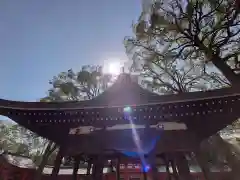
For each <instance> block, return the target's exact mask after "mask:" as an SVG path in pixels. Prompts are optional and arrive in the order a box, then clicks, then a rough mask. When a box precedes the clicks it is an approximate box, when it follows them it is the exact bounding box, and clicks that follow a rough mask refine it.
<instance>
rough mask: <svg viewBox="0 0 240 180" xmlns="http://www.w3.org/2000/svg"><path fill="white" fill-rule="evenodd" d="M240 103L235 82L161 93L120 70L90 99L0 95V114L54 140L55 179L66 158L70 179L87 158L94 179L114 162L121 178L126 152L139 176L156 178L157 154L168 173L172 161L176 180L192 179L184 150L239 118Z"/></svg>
mask: <svg viewBox="0 0 240 180" xmlns="http://www.w3.org/2000/svg"><path fill="white" fill-rule="evenodd" d="M239 106H240V93H239V88H224V89H219V90H214V91H206V92H191V93H184V94H181V95H163V96H160V95H158V94H155V93H152V92H150V91H148V90H145V89H143V88H142V87H140V86H139V85H138V84H137V83H135V82H134V81H132V77H131V76H130V75H129V74H125V73H122V74H121V75H119V77H118V79H117V80H116V82H115V83H114V84H113V85H112V86H111V87H110V88H108V89H107V90H106V91H105V92H103V93H102V94H100V95H99V96H97V97H96V98H94V99H92V100H86V101H80V102H17V101H8V100H0V114H1V115H4V116H8V117H9V118H11V119H12V120H14V121H16V122H17V123H19V124H20V125H22V126H24V127H26V128H28V129H30V130H31V131H34V132H36V133H37V134H39V135H40V136H42V137H45V138H47V139H50V140H52V141H54V142H55V143H57V144H58V145H59V147H60V150H59V153H58V155H57V158H56V161H55V167H54V169H53V171H52V178H53V179H54V178H56V177H57V174H58V171H59V167H60V163H61V159H62V158H63V157H64V156H72V157H74V158H75V166H74V171H73V179H76V178H77V175H76V174H77V169H78V165H79V161H80V160H81V159H85V160H88V162H89V167H88V169H89V170H88V171H87V173H88V174H89V177H91V178H92V179H102V176H103V173H102V172H103V167H104V165H105V164H106V162H107V161H108V160H112V161H111V162H112V166H114V167H115V169H116V179H118V180H119V179H120V173H119V172H120V171H119V169H120V164H121V161H122V160H123V159H125V158H126V157H131V158H133V159H138V160H140V162H141V164H142V167H143V168H142V169H143V172H144V173H143V174H145V175H144V178H145V179H146V178H147V174H148V175H150V176H151V179H153V180H157V179H158V178H157V175H156V174H157V163H156V162H157V159H161V160H162V161H163V162H164V163H165V165H166V169H167V171H168V169H169V167H171V168H172V169H173V174H174V178H175V179H180V180H182V179H192V177H191V175H190V171H189V166H188V161H187V160H186V156H185V154H186V153H189V152H196V153H197V152H198V150H199V145H200V142H201V141H202V140H204V139H206V138H208V137H209V136H211V135H213V134H215V133H216V132H218V131H219V130H221V129H223V128H224V127H226V126H227V125H229V124H231V123H232V122H233V121H235V120H237V118H239V116H240V111H239V108H238V107H239ZM200 164H201V163H200ZM90 169H92V173H91V174H90Z"/></svg>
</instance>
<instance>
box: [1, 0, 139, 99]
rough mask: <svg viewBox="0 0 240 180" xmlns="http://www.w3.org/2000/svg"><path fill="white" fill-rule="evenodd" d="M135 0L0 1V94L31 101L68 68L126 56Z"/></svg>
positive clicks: (4, 96)
mask: <svg viewBox="0 0 240 180" xmlns="http://www.w3.org/2000/svg"><path fill="white" fill-rule="evenodd" d="M140 10H141V1H140V0H101V1H89V0H2V1H0V59H1V62H0V63H1V64H0V78H1V88H0V98H6V99H11V100H24V101H35V100H37V99H39V98H41V97H44V96H45V95H46V92H47V90H48V88H49V87H50V86H49V85H48V81H49V79H51V78H52V77H53V76H54V75H57V74H58V73H59V72H61V71H66V70H68V69H70V68H73V69H75V70H77V69H80V67H81V65H85V64H102V63H103V61H105V60H107V59H111V58H120V59H126V58H127V57H126V55H125V49H124V46H123V39H124V36H126V35H131V34H132V29H131V25H132V22H133V20H137V18H138V16H139V14H140Z"/></svg>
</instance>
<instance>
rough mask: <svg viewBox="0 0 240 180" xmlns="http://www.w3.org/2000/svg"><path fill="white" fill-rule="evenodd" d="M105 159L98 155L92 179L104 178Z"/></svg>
mask: <svg viewBox="0 0 240 180" xmlns="http://www.w3.org/2000/svg"><path fill="white" fill-rule="evenodd" d="M103 168H104V158H103V155H98V156H97V158H95V160H94V164H93V170H92V178H93V179H99V180H101V179H102V178H103Z"/></svg>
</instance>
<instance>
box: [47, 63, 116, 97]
mask: <svg viewBox="0 0 240 180" xmlns="http://www.w3.org/2000/svg"><path fill="white" fill-rule="evenodd" d="M111 80H112V76H111V75H109V74H104V73H103V72H102V67H101V66H90V65H88V66H83V67H82V69H81V70H80V71H79V72H74V71H73V70H72V69H70V70H68V71H67V72H61V73H60V74H58V75H57V76H54V77H53V79H52V80H50V81H49V83H50V84H51V85H52V88H51V89H50V90H49V94H48V96H47V97H46V98H45V100H51V101H66V100H67V101H69V100H75V101H79V100H86V99H92V98H93V97H95V96H97V95H99V94H100V93H102V92H103V91H104V90H105V89H106V88H107V87H108V85H109V83H111Z"/></svg>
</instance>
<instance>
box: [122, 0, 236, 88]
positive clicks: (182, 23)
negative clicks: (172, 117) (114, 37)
mask: <svg viewBox="0 0 240 180" xmlns="http://www.w3.org/2000/svg"><path fill="white" fill-rule="evenodd" d="M134 31H135V35H136V36H135V37H131V38H126V40H125V45H126V47H127V49H128V52H129V51H131V50H132V49H133V48H135V52H136V51H137V52H138V54H137V55H136V53H134V54H135V57H136V56H138V57H139V53H140V57H142V59H144V61H145V62H144V64H146V62H148V61H149V60H150V61H159V60H170V61H172V60H184V61H194V62H196V63H197V64H198V63H200V64H202V65H204V66H206V65H207V66H208V67H209V65H211V64H213V65H215V67H217V68H218V69H219V70H220V71H221V72H222V73H223V74H224V76H225V77H226V78H227V79H228V80H229V82H231V84H232V85H233V84H234V85H236V84H239V75H238V74H239V65H240V60H239V55H240V54H239V52H240V44H239V42H240V36H239V35H240V14H239V8H238V6H237V5H236V1H235V0H220V1H217V0H200V1H199V0H197V1H196V0H187V1H179V0H170V1H165V0H156V1H155V3H154V4H152V6H151V7H149V8H148V11H146V10H144V11H143V12H142V14H141V16H140V18H139V21H138V23H137V24H136V25H135V26H134ZM136 49H137V50H136ZM146 52H147V53H146ZM156 55H157V60H155V59H156V57H155V56H156ZM133 56H134V55H133ZM135 57H134V58H135ZM204 68H205V67H204Z"/></svg>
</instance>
